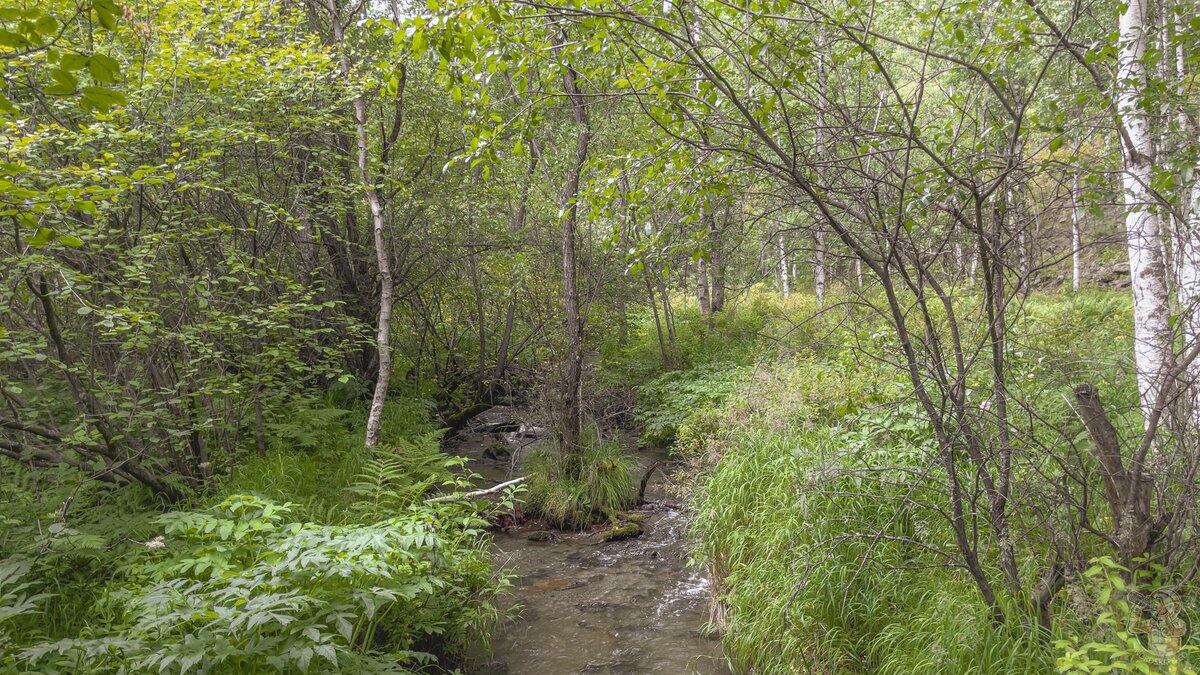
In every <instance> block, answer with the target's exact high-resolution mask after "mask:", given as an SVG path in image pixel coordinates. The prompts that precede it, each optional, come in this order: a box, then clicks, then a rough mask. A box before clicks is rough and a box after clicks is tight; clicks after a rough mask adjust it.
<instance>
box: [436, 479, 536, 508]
mask: <svg viewBox="0 0 1200 675" xmlns="http://www.w3.org/2000/svg"><path fill="white" fill-rule="evenodd" d="M526 478H529V476H521V477H520V478H514V479H512V480H510V481H505V482H503V483H500V484H499V485H493V486H492V487H490V488H485V489H483V490H472V491H471V492H455V493H454V494H449V495H441V496H440V497H430V498H429V499H426V500H425V503H426V504H436V503H438V502H452V501H456V500H459V499H474V498H476V497H486V496H488V495H494V494H496V493H497V492H501V491H503V490H504V488H507V487H512V486H513V485H517V484H518V483H523V482H525V479H526Z"/></svg>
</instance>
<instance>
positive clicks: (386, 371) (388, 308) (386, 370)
mask: <svg viewBox="0 0 1200 675" xmlns="http://www.w3.org/2000/svg"><path fill="white" fill-rule="evenodd" d="M325 6H326V7H327V8H328V9H329V20H330V22H331V25H332V28H333V40H334V43H335V44H336V45H337V48H338V52H339V55H338V65H339V69H340V70H341V74H342V78H343V79H345V81H346V83H347V84H348V85H349V84H352V78H351V73H350V57H349V56H347V54H346V36H345V33H344V31H343V27H342V18H341V12H340V11H339V10H338V5H337V0H326V5H325ZM354 135H355V138H356V140H357V142H358V179H359V181H360V182H361V184H362V187H363V193H364V194H365V195H366V198H367V208H368V209H369V210H370V212H371V229H372V232H373V235H374V242H375V262H376V264H377V265H378V267H379V315H378V322H377V323H376V330H375V346H376V350H377V351H378V355H379V356H378V358H379V369H378V372H377V374H376V377H375V391H374V393H373V394H372V396H371V410H370V412H369V413H368V414H367V435H366V439H365V442H366V445H367V447H368V448H374V447H375V446H377V445H379V435H380V432H381V430H382V428H383V406H384V404H385V403H386V402H387V392H388V386H389V385H390V384H391V379H392V349H391V324H392V296H393V293H394V290H395V288H394V283H393V281H392V265H391V260H390V258H389V256H388V249H387V237H386V233H385V232H384V227H385V222H384V216H383V200H382V198H381V197H380V196H379V192H378V191H377V190H376V189H375V183H374V181H372V180H371V164H370V146H369V145H368V143H367V99H366V96H365V95H364V94H361V93H360V94H359V95H358V96H356V97H355V98H354Z"/></svg>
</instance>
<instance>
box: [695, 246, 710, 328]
mask: <svg viewBox="0 0 1200 675" xmlns="http://www.w3.org/2000/svg"><path fill="white" fill-rule="evenodd" d="M696 297H697V299H698V300H699V301H700V313H701V314H703V315H706V316H707V315H708V314H711V313H712V301H711V300H710V299H709V296H708V267H707V265H706V264H705V261H704V258H699V259H697V260H696Z"/></svg>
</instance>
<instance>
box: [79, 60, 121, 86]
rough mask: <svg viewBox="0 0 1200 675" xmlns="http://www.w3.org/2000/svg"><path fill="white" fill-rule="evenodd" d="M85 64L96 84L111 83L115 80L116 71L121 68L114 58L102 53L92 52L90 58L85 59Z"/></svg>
mask: <svg viewBox="0 0 1200 675" xmlns="http://www.w3.org/2000/svg"><path fill="white" fill-rule="evenodd" d="M87 66H88V72H89V73H91V75H92V79H93V80H95V81H96V82H97V83H98V84H112V83H113V82H116V81H117V73H119V72H120V70H121V66H120V64H118V63H117V60H116V59H114V58H112V57H111V56H105V55H103V54H92V56H91V58H89V59H88V60H87Z"/></svg>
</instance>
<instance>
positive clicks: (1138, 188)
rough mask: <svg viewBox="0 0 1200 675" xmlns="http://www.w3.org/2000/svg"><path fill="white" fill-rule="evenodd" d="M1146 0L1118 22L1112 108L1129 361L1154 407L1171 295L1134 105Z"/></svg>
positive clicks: (1135, 1)
mask: <svg viewBox="0 0 1200 675" xmlns="http://www.w3.org/2000/svg"><path fill="white" fill-rule="evenodd" d="M1148 3H1149V0H1129V4H1128V6H1127V7H1126V9H1125V11H1124V12H1123V13H1122V14H1121V18H1120V22H1119V26H1120V36H1121V50H1120V54H1119V56H1118V61H1117V82H1118V83H1119V84H1118V92H1117V111H1118V113H1119V115H1120V123H1121V125H1122V127H1123V131H1124V132H1125V136H1126V138H1124V139H1122V143H1121V148H1122V155H1123V158H1124V161H1125V171H1124V172H1123V173H1122V176H1121V177H1122V183H1123V186H1124V191H1125V212H1126V214H1125V231H1126V235H1127V239H1128V241H1127V249H1128V254H1129V276H1130V281H1131V284H1132V287H1133V334H1134V347H1133V351H1134V364H1135V367H1136V369H1137V379H1138V393H1139V395H1140V398H1141V404H1142V410H1143V412H1145V413H1146V414H1147V415H1149V413H1150V411H1151V410H1152V409H1153V407H1154V404H1155V401H1156V399H1157V397H1158V391H1159V387H1160V386H1161V385H1162V383H1163V380H1164V377H1165V375H1166V372H1167V370H1168V369H1169V368H1170V365H1171V363H1172V361H1173V355H1174V352H1173V348H1172V340H1171V329H1170V325H1169V323H1168V318H1169V317H1170V311H1171V308H1170V301H1169V300H1170V296H1169V294H1168V290H1167V278H1166V276H1167V275H1166V267H1165V265H1164V263H1163V256H1162V232H1161V230H1162V222H1161V218H1160V216H1159V214H1158V211H1157V210H1155V209H1153V208H1152V206H1153V195H1152V194H1151V193H1150V190H1149V187H1148V186H1149V185H1150V180H1151V170H1152V168H1153V165H1152V156H1153V135H1152V133H1151V130H1150V120H1149V118H1148V116H1147V115H1146V113H1145V111H1144V110H1143V109H1142V108H1141V106H1140V105H1139V98H1140V96H1141V94H1142V93H1143V90H1144V88H1145V82H1146V66H1145V56H1146V46H1147V34H1146V23H1147V19H1148V16H1147V7H1148Z"/></svg>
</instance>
